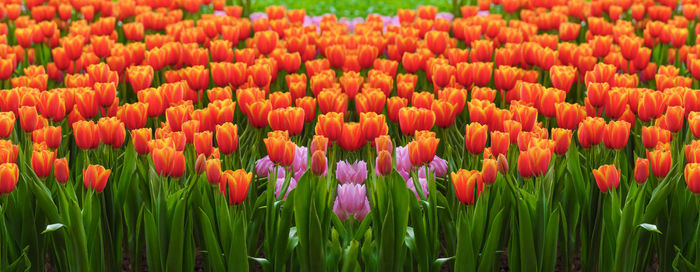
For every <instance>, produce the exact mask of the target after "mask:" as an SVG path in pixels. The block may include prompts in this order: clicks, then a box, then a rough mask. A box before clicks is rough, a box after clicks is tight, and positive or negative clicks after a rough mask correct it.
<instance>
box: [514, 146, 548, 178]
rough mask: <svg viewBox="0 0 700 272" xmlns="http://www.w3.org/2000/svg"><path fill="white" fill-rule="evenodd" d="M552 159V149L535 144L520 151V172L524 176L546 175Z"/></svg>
mask: <svg viewBox="0 0 700 272" xmlns="http://www.w3.org/2000/svg"><path fill="white" fill-rule="evenodd" d="M551 159H552V151H550V150H549V149H546V148H542V147H538V146H534V147H531V148H529V149H528V150H526V151H523V152H520V156H518V172H519V173H520V175H521V176H523V177H524V178H530V177H533V176H535V177H537V176H541V175H544V174H545V173H546V172H547V170H548V169H549V162H550V160H551Z"/></svg>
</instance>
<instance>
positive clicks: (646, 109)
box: [637, 92, 666, 122]
mask: <svg viewBox="0 0 700 272" xmlns="http://www.w3.org/2000/svg"><path fill="white" fill-rule="evenodd" d="M664 111H666V103H665V102H664V93H662V92H645V93H642V94H641V97H640V98H639V105H638V108H637V115H638V116H639V119H640V120H642V121H644V122H649V121H651V120H652V119H657V118H659V117H661V115H662V114H663V112H664Z"/></svg>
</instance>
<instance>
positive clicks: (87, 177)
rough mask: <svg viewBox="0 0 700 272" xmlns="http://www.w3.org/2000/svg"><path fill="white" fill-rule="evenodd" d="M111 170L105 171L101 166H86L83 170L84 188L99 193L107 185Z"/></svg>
mask: <svg viewBox="0 0 700 272" xmlns="http://www.w3.org/2000/svg"><path fill="white" fill-rule="evenodd" d="M111 173H112V170H110V169H105V168H104V167H102V165H94V164H91V165H88V166H87V168H86V169H83V183H85V188H87V189H89V190H95V191H96V192H98V193H101V192H102V191H103V190H104V189H105V186H106V185H107V180H108V179H109V175H110V174H111Z"/></svg>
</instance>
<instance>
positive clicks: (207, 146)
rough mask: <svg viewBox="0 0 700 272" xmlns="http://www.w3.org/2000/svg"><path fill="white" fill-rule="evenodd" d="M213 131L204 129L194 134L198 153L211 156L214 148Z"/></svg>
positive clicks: (195, 147)
mask: <svg viewBox="0 0 700 272" xmlns="http://www.w3.org/2000/svg"><path fill="white" fill-rule="evenodd" d="M212 142H213V141H212V133H211V131H202V132H197V133H195V134H194V149H195V151H196V152H197V154H198V155H199V154H204V156H207V157H209V155H211V152H212V150H213V149H214V148H213V143H212Z"/></svg>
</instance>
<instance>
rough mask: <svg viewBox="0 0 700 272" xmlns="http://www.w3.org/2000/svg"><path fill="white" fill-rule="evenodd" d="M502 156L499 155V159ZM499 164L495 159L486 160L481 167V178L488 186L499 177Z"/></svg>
mask: <svg viewBox="0 0 700 272" xmlns="http://www.w3.org/2000/svg"><path fill="white" fill-rule="evenodd" d="M500 156H502V155H499V158H500ZM497 170H498V162H497V161H496V160H494V159H486V160H484V164H483V165H482V166H481V178H482V180H483V181H484V183H486V184H493V183H494V182H495V181H496V177H497V176H498V172H497Z"/></svg>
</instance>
